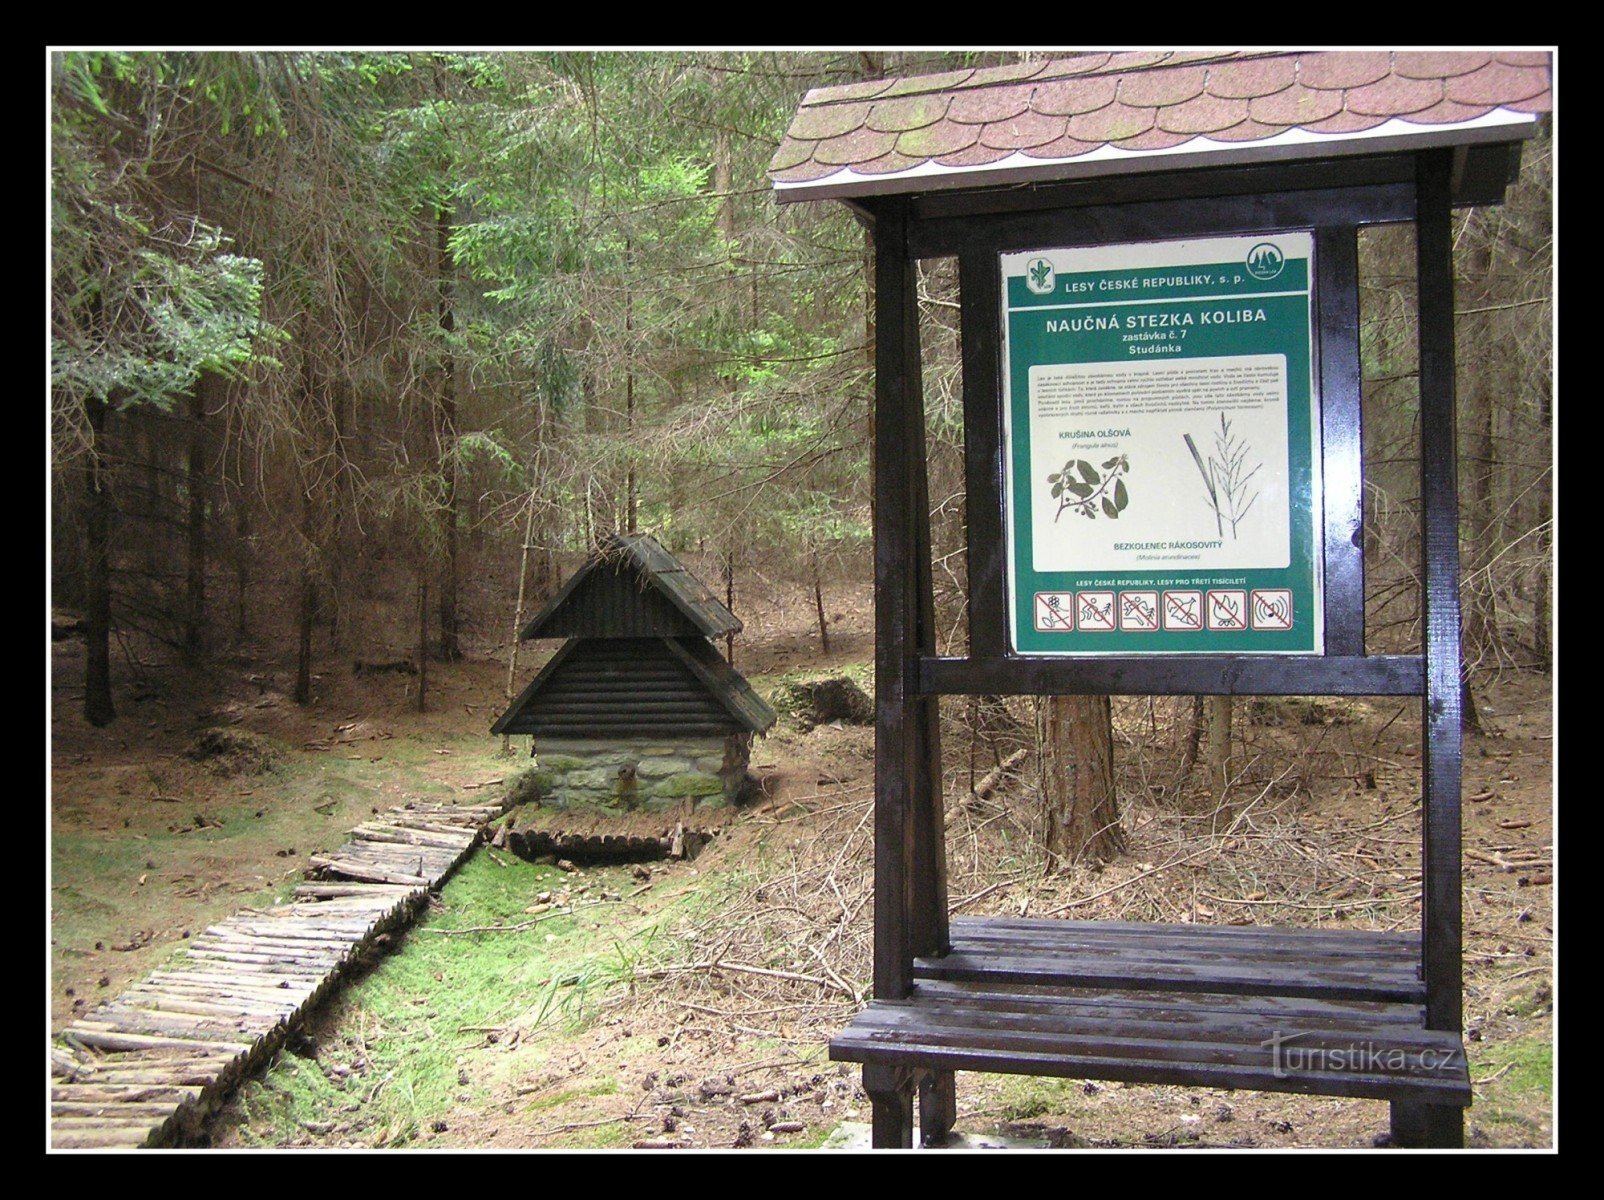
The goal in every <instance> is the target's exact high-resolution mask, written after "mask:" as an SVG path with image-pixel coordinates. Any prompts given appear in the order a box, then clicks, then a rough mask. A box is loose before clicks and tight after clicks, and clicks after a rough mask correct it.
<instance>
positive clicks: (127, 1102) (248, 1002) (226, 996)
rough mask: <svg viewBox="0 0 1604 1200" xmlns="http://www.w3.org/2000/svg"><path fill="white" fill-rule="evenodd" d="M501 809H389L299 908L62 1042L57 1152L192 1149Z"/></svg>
mask: <svg viewBox="0 0 1604 1200" xmlns="http://www.w3.org/2000/svg"><path fill="white" fill-rule="evenodd" d="M502 810H503V806H502V805H501V804H495V803H490V804H462V805H457V804H426V803H422V802H413V803H409V804H406V805H403V806H402V807H400V808H395V809H391V810H390V811H389V812H386V813H383V814H381V815H375V816H374V817H372V818H371V819H370V820H368V821H366V822H364V823H363V824H361V825H359V826H357V827H356V828H355V829H353V830H352V831H351V832H350V834H349V835H347V836H348V837H349V840H348V841H347V842H346V844H345V845H343V846H341V847H340V849H339V850H337V851H335V852H334V853H333V854H327V855H314V856H313V857H312V859H311V863H312V865H311V867H310V868H309V869H308V871H307V875H308V877H309V879H308V882H306V883H302V884H299V885H297V887H296V889H295V898H294V900H293V901H292V902H290V903H288V904H279V905H275V906H273V907H270V908H247V909H243V910H241V911H240V912H239V913H237V914H235V915H234V916H232V917H230V918H229V919H228V920H226V921H223V922H220V923H219V924H216V925H212V926H208V927H207V928H206V929H205V930H204V931H203V932H202V933H200V934H199V935H198V936H196V937H194V938H191V939H190V940H189V942H188V943H187V944H186V945H185V947H184V949H183V951H182V952H180V953H179V954H178V955H176V956H175V957H173V958H172V959H171V960H169V961H168V962H167V963H166V965H164V966H163V967H162V968H161V969H159V970H157V971H154V972H152V973H151V974H150V975H149V976H147V977H146V978H145V979H143V980H141V981H140V982H139V983H136V984H134V985H133V986H132V987H130V988H129V989H128V990H127V991H126V992H123V993H122V994H121V995H119V996H117V997H116V998H114V999H112V1000H109V1001H107V1002H105V1003H103V1004H101V1005H99V1006H98V1007H97V1008H95V1009H93V1010H91V1011H90V1012H88V1013H86V1014H85V1015H83V1016H81V1017H78V1018H76V1019H75V1020H74V1021H73V1022H72V1023H71V1024H70V1025H69V1026H68V1027H67V1028H66V1029H65V1030H63V1031H61V1033H59V1034H58V1035H57V1036H56V1038H55V1039H54V1043H53V1045H52V1046H51V1050H50V1070H51V1077H52V1078H51V1088H50V1125H51V1144H52V1146H54V1147H55V1148H57V1149H68V1148H72V1149H92V1148H107V1149H130V1148H134V1147H140V1146H165V1145H173V1144H174V1143H180V1142H182V1141H184V1140H186V1139H187V1138H190V1137H193V1136H195V1135H196V1134H198V1133H200V1132H201V1130H202V1127H203V1125H204V1123H205V1121H206V1119H207V1118H208V1117H209V1116H210V1115H211V1114H212V1113H213V1112H214V1111H216V1109H217V1108H218V1107H219V1106H220V1105H221V1104H222V1102H223V1100H224V1099H225V1098H226V1097H227V1096H228V1094H229V1092H230V1091H231V1090H232V1089H233V1088H234V1086H235V1085H236V1084H238V1083H239V1082H240V1080H241V1079H242V1078H244V1076H245V1075H246V1074H247V1073H249V1072H250V1071H252V1070H253V1069H255V1068H256V1067H258V1066H260V1065H261V1064H263V1063H264V1062H266V1061H267V1060H268V1059H269V1058H271V1057H272V1055H273V1054H274V1053H275V1052H276V1051H277V1050H278V1048H279V1047H280V1046H281V1045H282V1044H283V1042H284V1039H285V1037H286V1035H287V1034H288V1033H289V1032H290V1030H291V1029H293V1028H294V1027H295V1026H296V1025H297V1024H298V1023H299V1022H300V1021H301V1020H303V1019H304V1018H305V1017H306V1016H307V1015H308V1014H309V1013H310V1012H311V1010H312V1009H313V1008H314V1007H315V1006H316V1005H317V1004H318V1003H319V1002H320V1001H321V1000H323V999H324V998H325V997H326V996H328V994H329V993H330V991H331V990H332V989H333V988H334V987H335V986H336V984H337V982H338V981H339V979H340V977H341V976H342V975H343V974H344V973H345V972H346V971H347V970H348V969H349V968H350V967H351V966H352V965H353V964H355V963H357V962H358V961H359V960H360V959H361V958H362V957H363V955H364V954H365V953H367V952H368V951H370V950H372V949H373V946H374V939H376V938H377V937H378V936H379V935H380V934H382V933H385V932H387V931H389V930H392V929H397V928H400V927H402V926H405V925H407V924H409V923H410V922H411V920H412V919H413V917H414V916H415V915H416V914H417V913H418V911H419V910H420V909H421V908H422V907H423V906H424V905H425V904H426V903H427V902H428V896H429V893H430V891H431V890H432V889H435V888H438V887H439V886H440V885H441V884H442V883H443V882H444V881H445V879H446V877H447V876H449V875H450V874H451V872H452V871H453V870H455V869H456V867H457V866H458V865H459V864H460V863H462V862H463V861H464V860H465V859H467V858H468V856H469V855H470V854H472V853H473V850H474V848H475V847H476V846H477V845H478V843H479V840H480V837H481V836H482V834H483V832H484V827H485V825H486V823H487V822H488V821H490V820H491V819H492V818H494V817H496V816H498V815H499V814H500V813H501V812H502Z"/></svg>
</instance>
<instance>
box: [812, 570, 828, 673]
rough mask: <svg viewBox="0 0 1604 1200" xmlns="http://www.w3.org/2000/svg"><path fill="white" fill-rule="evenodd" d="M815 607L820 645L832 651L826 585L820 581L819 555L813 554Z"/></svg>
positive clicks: (825, 651) (826, 651) (825, 650)
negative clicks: (825, 599)
mask: <svg viewBox="0 0 1604 1200" xmlns="http://www.w3.org/2000/svg"><path fill="white" fill-rule="evenodd" d="M813 608H814V611H816V612H817V613H818V614H819V646H820V648H821V649H823V651H824V653H825V654H826V655H828V654H829V653H830V626H829V624H828V623H827V622H826V621H825V619H824V587H823V585H822V584H821V583H820V581H819V557H818V555H814V556H813Z"/></svg>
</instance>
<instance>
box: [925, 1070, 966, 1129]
mask: <svg viewBox="0 0 1604 1200" xmlns="http://www.w3.org/2000/svg"><path fill="white" fill-rule="evenodd" d="M957 1121H958V1092H957V1088H956V1087H955V1086H954V1082H953V1073H952V1072H951V1071H927V1072H926V1073H925V1076H924V1078H922V1079H921V1080H920V1081H919V1141H920V1143H921V1144H922V1145H925V1146H942V1145H945V1144H946V1141H947V1135H948V1134H949V1133H951V1132H952V1127H953V1125H954V1124H956V1123H957Z"/></svg>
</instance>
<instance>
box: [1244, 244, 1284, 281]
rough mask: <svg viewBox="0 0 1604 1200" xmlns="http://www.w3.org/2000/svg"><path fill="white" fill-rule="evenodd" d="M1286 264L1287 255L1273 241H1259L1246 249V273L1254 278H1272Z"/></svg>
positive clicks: (1279, 272)
mask: <svg viewBox="0 0 1604 1200" xmlns="http://www.w3.org/2000/svg"><path fill="white" fill-rule="evenodd" d="M1286 265H1287V256H1286V255H1284V254H1282V253H1281V247H1279V246H1277V245H1276V244H1275V243H1274V242H1260V243H1259V244H1258V245H1257V246H1255V247H1253V249H1251V250H1249V251H1248V262H1247V266H1248V274H1249V275H1251V276H1253V278H1255V279H1274V278H1275V277H1276V276H1277V275H1279V274H1281V268H1282V267H1284V266H1286Z"/></svg>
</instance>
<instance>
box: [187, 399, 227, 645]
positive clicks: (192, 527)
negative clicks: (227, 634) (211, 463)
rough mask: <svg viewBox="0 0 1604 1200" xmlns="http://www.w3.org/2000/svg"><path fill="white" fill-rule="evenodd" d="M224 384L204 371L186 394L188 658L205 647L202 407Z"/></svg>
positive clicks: (204, 418)
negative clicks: (187, 440)
mask: <svg viewBox="0 0 1604 1200" xmlns="http://www.w3.org/2000/svg"><path fill="white" fill-rule="evenodd" d="M225 386H226V384H225V383H224V380H223V379H222V377H221V376H219V375H216V374H214V373H213V372H210V371H207V372H205V373H203V374H202V375H201V377H200V379H199V380H198V381H197V382H196V384H195V390H194V391H193V392H192V393H190V398H189V420H190V428H189V462H188V464H187V476H186V480H185V482H186V484H187V485H188V489H189V522H188V525H189V529H188V532H189V571H188V578H187V580H186V587H185V596H184V653H185V654H186V655H187V656H188V657H189V659H190V660H191V661H196V660H198V659H200V658H201V657H202V656H203V655H204V654H205V650H206V646H205V642H206V498H207V493H208V490H209V489H208V487H207V481H206V409H207V406H208V401H209V400H212V399H214V398H216V397H217V395H218V393H220V392H221V391H222V389H223V388H224V387H225Z"/></svg>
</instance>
